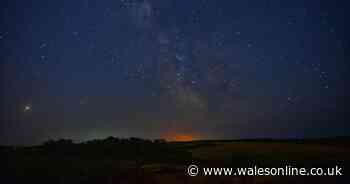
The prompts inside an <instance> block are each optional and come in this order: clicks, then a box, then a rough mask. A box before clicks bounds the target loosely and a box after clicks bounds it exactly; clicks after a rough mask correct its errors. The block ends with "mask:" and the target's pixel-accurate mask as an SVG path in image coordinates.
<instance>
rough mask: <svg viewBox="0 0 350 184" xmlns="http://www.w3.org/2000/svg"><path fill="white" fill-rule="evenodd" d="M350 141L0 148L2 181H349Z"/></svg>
mask: <svg viewBox="0 0 350 184" xmlns="http://www.w3.org/2000/svg"><path fill="white" fill-rule="evenodd" d="M348 140H349V139H347V138H336V139H318V140H307V141H306V140H239V141H228V140H208V141H193V142H164V141H149V140H142V139H137V138H131V139H117V138H111V137H110V138H107V139H104V140H94V141H90V142H85V143H72V142H71V141H69V140H59V141H51V142H48V143H46V144H44V145H40V146H31V147H9V146H6V147H5V146H3V147H1V155H2V156H1V159H2V161H1V163H3V164H2V165H1V167H2V169H3V170H5V172H2V173H1V179H2V181H5V182H2V183H27V182H29V181H33V182H35V183H167V184H171V183H348V181H349V178H348V174H347V170H346V169H347V168H348V167H349V166H350V147H349V145H350V144H349V141H348ZM190 164H196V165H198V166H199V167H233V168H236V167H253V166H255V165H256V166H259V167H285V166H287V165H288V166H293V167H306V168H311V167H322V168H325V167H335V166H339V167H342V168H343V170H342V173H343V175H344V176H322V177H320V176H294V177H291V176H288V177H287V176H255V177H252V176H203V173H199V174H198V176H195V177H191V176H188V174H187V167H188V165H190Z"/></svg>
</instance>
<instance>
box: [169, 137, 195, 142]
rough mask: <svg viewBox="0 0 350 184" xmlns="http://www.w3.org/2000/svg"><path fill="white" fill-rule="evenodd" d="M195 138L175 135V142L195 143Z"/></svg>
mask: <svg viewBox="0 0 350 184" xmlns="http://www.w3.org/2000/svg"><path fill="white" fill-rule="evenodd" d="M193 139H194V138H193V136H191V135H175V136H174V137H173V140H174V141H179V142H186V141H193Z"/></svg>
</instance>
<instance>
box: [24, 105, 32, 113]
mask: <svg viewBox="0 0 350 184" xmlns="http://www.w3.org/2000/svg"><path fill="white" fill-rule="evenodd" d="M31 110H32V106H31V105H30V104H28V105H25V106H24V109H23V111H24V112H28V111H31Z"/></svg>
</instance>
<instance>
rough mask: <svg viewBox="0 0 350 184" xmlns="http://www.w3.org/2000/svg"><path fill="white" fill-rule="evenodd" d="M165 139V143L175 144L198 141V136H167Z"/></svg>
mask: <svg viewBox="0 0 350 184" xmlns="http://www.w3.org/2000/svg"><path fill="white" fill-rule="evenodd" d="M165 139H166V140H167V141H176V142H187V141H194V140H196V139H198V136H196V135H194V134H173V133H172V134H167V135H166V136H165Z"/></svg>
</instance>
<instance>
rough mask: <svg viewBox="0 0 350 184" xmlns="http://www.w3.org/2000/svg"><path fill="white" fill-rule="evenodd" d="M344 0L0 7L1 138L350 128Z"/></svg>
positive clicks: (88, 0)
mask: <svg viewBox="0 0 350 184" xmlns="http://www.w3.org/2000/svg"><path fill="white" fill-rule="evenodd" d="M348 7H349V6H348V3H347V2H346V1H331V0H328V1H304V0H303V1H301V0H300V1H277V0H276V1H273V0H255V1H253V0H241V1H232V0H222V1H212V0H191V1H185V0H184V1H179V0H105V1H92V0H76V1H68V0H67V1H44V0H36V1H16V0H12V1H4V2H2V5H1V11H0V12H1V26H0V49H1V52H0V58H1V65H0V66H1V68H0V69H1V83H0V86H1V93H0V102H1V109H0V114H1V122H0V138H1V139H0V143H1V144H32V143H39V142H42V141H44V140H47V139H49V138H59V137H65V138H72V139H75V140H85V139H92V138H101V137H106V136H110V135H112V136H116V137H130V136H136V137H144V138H157V137H163V138H167V139H172V138H173V137H174V136H176V135H190V136H193V137H194V138H200V139H211V138H213V139H214V138H257V137H264V138H266V137H269V138H270V137H273V138H289V137H292V138H295V137H325V136H339V135H349V133H350V129H349V128H350V126H349V124H348V120H349V119H350V118H349V116H348V109H349V108H348V107H347V106H348V102H349V87H348V86H347V85H348V81H349V73H348V72H349V64H348V63H347V62H348V61H349V35H348V33H349V31H350V30H349V24H348V23H347V22H348V20H347V18H348V17H349V13H348V12H347V10H348Z"/></svg>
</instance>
